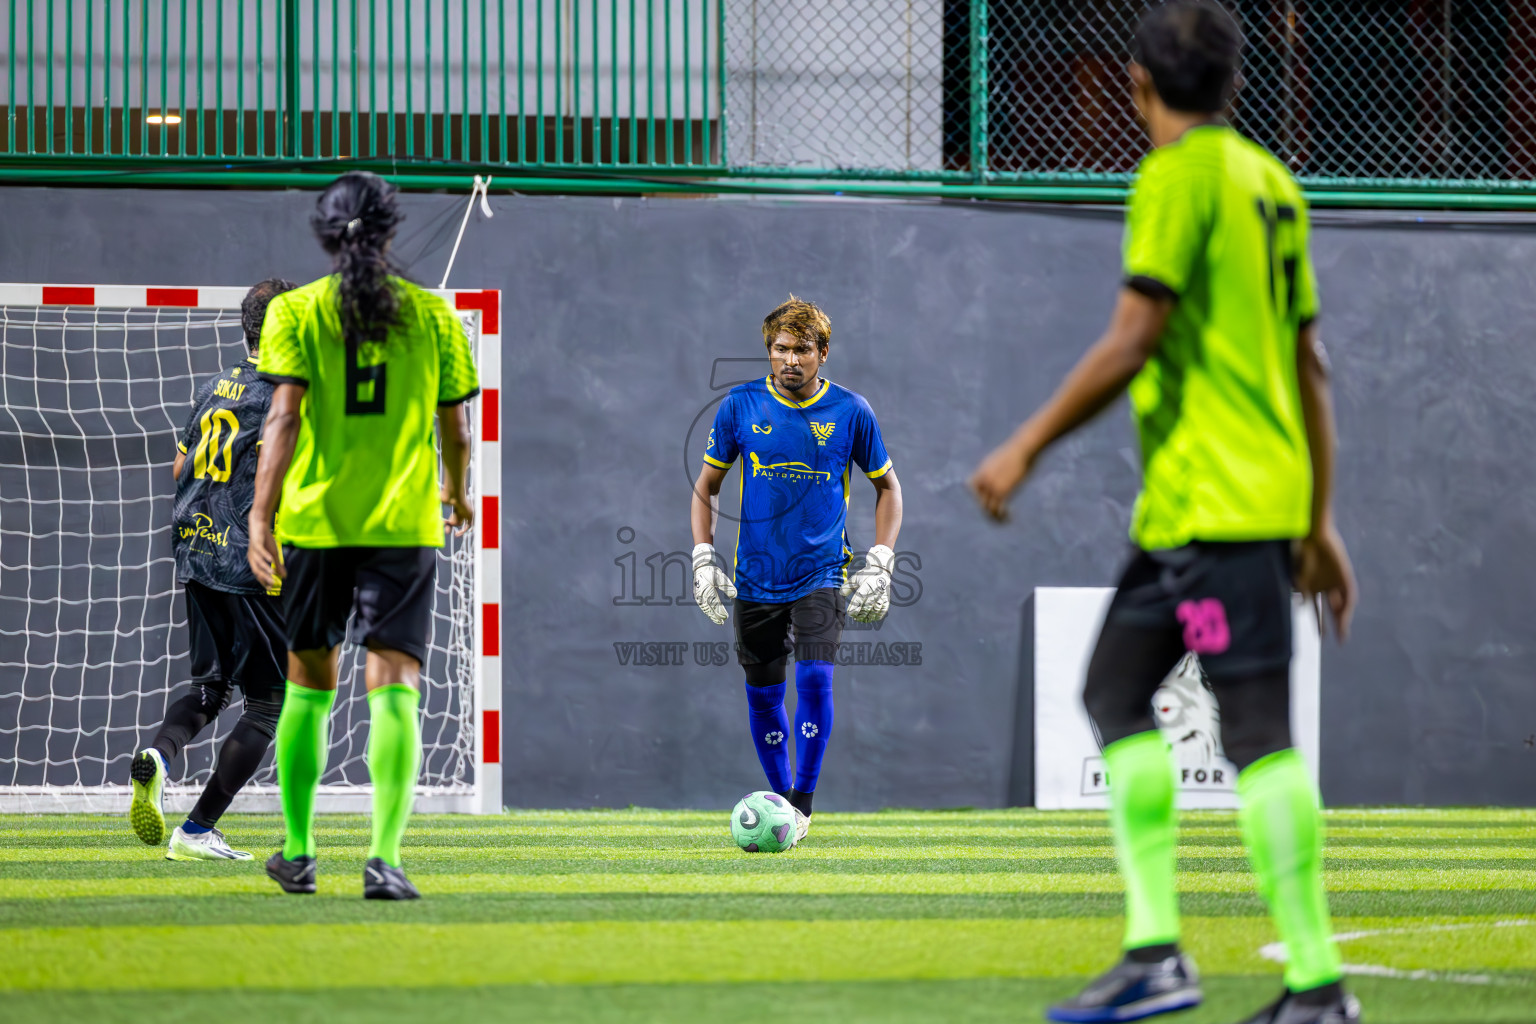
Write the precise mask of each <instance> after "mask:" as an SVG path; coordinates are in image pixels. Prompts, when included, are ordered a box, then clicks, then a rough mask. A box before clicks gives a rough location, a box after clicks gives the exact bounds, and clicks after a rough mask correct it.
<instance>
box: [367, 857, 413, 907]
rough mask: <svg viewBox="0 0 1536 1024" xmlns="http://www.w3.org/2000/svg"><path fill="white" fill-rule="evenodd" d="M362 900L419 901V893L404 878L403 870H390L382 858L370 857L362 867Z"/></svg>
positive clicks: (409, 881) (407, 879)
mask: <svg viewBox="0 0 1536 1024" xmlns="http://www.w3.org/2000/svg"><path fill="white" fill-rule="evenodd" d="M363 899H365V900H419V899H421V893H419V892H417V891H416V887H415V886H414V885H412V884H411V880H410V879H409V878H406V877H405V869H404V868H392V867H390V866H389V865H388V864H386V863H384V858H382V857H370V858H368V863H367V865H365V866H364V867H363Z"/></svg>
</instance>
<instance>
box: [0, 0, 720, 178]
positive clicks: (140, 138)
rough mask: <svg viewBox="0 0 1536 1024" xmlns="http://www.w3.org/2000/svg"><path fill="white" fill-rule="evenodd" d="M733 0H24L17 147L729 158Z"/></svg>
mask: <svg viewBox="0 0 1536 1024" xmlns="http://www.w3.org/2000/svg"><path fill="white" fill-rule="evenodd" d="M721 24H722V10H721V6H720V0H545V2H539V0H507V2H503V3H496V2H491V0H408V2H406V0H303V2H301V0H224V2H220V3H205V2H200V0H191V2H190V6H189V2H188V0H9V9H8V20H7V23H6V30H7V32H8V43H9V45H8V46H7V49H6V57H5V62H6V63H5V87H6V94H5V96H4V97H3V103H4V107H5V108H6V112H7V122H6V130H5V134H4V137H3V138H0V162H3V163H4V164H5V165H6V166H9V167H17V166H26V165H31V164H37V163H47V164H49V165H51V166H54V167H59V168H65V167H68V168H78V167H88V166H90V162H91V161H95V160H100V161H108V162H109V164H108V166H113V167H118V168H125V167H145V166H148V165H151V164H152V165H155V166H156V167H158V168H159V169H163V170H169V169H171V168H175V167H187V166H190V165H196V164H205V165H206V164H210V163H211V164H227V163H231V162H233V163H237V164H243V165H253V166H254V165H261V166H273V165H274V164H276V165H282V164H288V165H303V164H307V163H328V162H337V161H368V162H372V163H382V164H387V165H390V166H393V167H399V168H401V169H404V170H411V169H421V170H423V171H426V172H431V171H432V170H433V169H434V168H442V167H448V166H467V165H477V166H499V167H505V168H508V169H519V168H561V169H565V168H572V169H576V168H588V169H605V168H616V167H626V168H645V169H647V170H682V169H686V170H688V171H690V172H700V171H705V172H723V171H724V170H725V165H724V160H723V155H722V154H723V153H724V146H725V140H724V138H723V132H724V123H723V121H722V120H721V118H720V113H721V110H720V107H721V97H722V96H723V95H724V81H725V80H724V70H725V69H724V67H723V65H722V64H721V62H720V59H719V45H718V38H719V35H720V26H721Z"/></svg>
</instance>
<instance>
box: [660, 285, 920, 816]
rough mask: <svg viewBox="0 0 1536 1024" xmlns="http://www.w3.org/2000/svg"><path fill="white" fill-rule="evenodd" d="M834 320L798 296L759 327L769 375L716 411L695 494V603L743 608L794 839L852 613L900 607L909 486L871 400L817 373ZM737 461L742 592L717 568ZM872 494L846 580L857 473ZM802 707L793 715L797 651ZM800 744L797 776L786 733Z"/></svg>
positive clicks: (752, 694)
mask: <svg viewBox="0 0 1536 1024" xmlns="http://www.w3.org/2000/svg"><path fill="white" fill-rule="evenodd" d="M831 341H832V324H831V321H829V320H828V319H827V315H826V314H825V313H823V312H822V311H821V310H820V309H818V308H817V307H816V306H815V305H814V304H812V303H809V302H804V301H802V300H800V299H797V298H795V297H794V296H790V297H789V300H788V301H787V302H785V303H783V304H782V305H780V306H779V307H778V308H777V309H775V310H774V311H773V312H771V313H769V314H768V316H767V317H766V318H765V319H764V320H763V343H764V344H765V345H766V346H767V348H768V360H769V363H770V365H771V369H772V372H771V373H770V374H769V375H768V376H766V377H764V378H762V379H761V380H754V381H750V382H748V383H746V384H739V385H737V386H736V387H734V388H732V389H731V391H730V393H729V394H728V395H726V397H725V400H724V401H723V402H722V403H721V404H720V409H719V411H718V412H717V413H716V414H715V422H714V426H713V428H712V429H711V430H710V432H709V440H708V443H707V444H706V446H705V449H704V467H703V469H702V471H701V472H700V473H699V476H698V480H697V481H696V482H695V484H694V489H693V502H692V509H691V513H690V519H691V522H692V526H693V540H694V549H693V594H694V600H696V601H697V602H698V605H699V608H700V609H701V610H702V611H703V612H704V614H705V615H707V616H709V618H710V620H711V621H713V622H715V623H716V624H721V625H723V624H724V623H725V620H726V618H727V612H726V608H725V604H724V601H723V600H722V595H723V596H724V597H729V598H735V599H736V656H737V660H738V661H739V662H740V664H741V666H742V668H743V669H745V670H746V677H747V679H746V683H747V708H748V718H749V720H750V722H751V727H752V742H753V743H754V744H755V745H756V747H757V756H758V760H759V761H761V762H762V765H763V771H764V772H766V773H767V775H768V785H769V787H770V788H771V789H773V790H774V791H775V792H777V793H779V794H780V795H781V796H783V797H784V798H785V799H786V800H788V801H789V803H790V804H792V805H793V806H794V808H795V812H796V814H795V818H796V832H797V841H798V839H803V838H804V837H805V834H806V832H807V830H808V829H809V828H810V816H811V802H812V798H813V797H814V796H815V793H816V780H817V777H818V776H819V775H820V774H821V759H822V755H823V754H824V753H825V752H826V749H827V740H828V739H829V738H830V736H831V734H832V664H833V661H834V659H835V657H836V652H837V645H838V640H839V636H840V633H841V631H842V626H843V616H844V614H845V613H846V614H848V615H852V616H853V617H854V618H855V619H856V620H858V621H860V622H878V621H879V620H880V619H883V618H884V617H885V613H886V611H887V610H888V609H889V607H890V601H891V568H892V563H893V562H894V560H895V554H894V552H893V551H892V548H893V547H894V545H895V544H896V534H897V533H898V532H899V531H900V529H901V484H900V483H898V482H897V480H896V472H895V470H893V469H892V468H891V459H890V457H889V456H888V455H887V454H886V451H885V442H884V441H882V440H881V438H880V424H879V423H878V422H876V420H875V414H874V412H873V411H872V410H871V409H870V407H869V403H868V402H866V401H865V400H864V399H863V397H861V396H860V395H858V394H855V393H854V392H852V391H849V390H848V389H847V388H845V387H841V386H839V385H837V384H834V383H832V382H831V381H829V380H827V379H826V378H824V377H822V376H821V369H822V366H823V365H824V364H825V363H826V361H827V355H828V350H829V346H830V345H831ZM738 458H739V459H740V460H741V462H742V465H741V474H742V478H741V512H740V520H741V526H740V532H739V534H738V537H737V542H736V581H735V583H734V585H733V584H732V582H731V579H730V577H728V576H727V575H726V573H725V571H724V570H723V569H722V568H721V567H720V566H719V565H718V564H717V562H716V558H715V548H714V533H715V518H716V514H717V512H718V507H719V493H720V485H721V484H722V483H723V482H724V480H725V476H726V473H728V472H729V471H730V468H731V466H732V464H733V463H735V462H736V460H737V459H738ZM850 463H853V464H854V465H857V466H858V468H859V471H860V472H862V473H863V474H864V475H865V476H866V477H868V478H869V480H870V482H871V483H872V484H874V487H875V545H874V546H873V547H872V548H870V549H869V553H868V554H867V555H866V556H865V560H864V567H863V568H862V569H860V570H858V571H857V572H856V573H854V574H853V575H852V576H851V577H850V576H849V575H848V572H847V568H848V566H849V561H850V559H851V557H852V552H851V551H850V550H849V547H848V537H847V516H848V481H849V476H850V471H849V464H850ZM791 654H793V655H794V658H795V663H796V664H795V692H796V695H797V697H798V702H797V706H796V709H795V725H794V730H793V732H791V730H790V725H789V716H788V714H787V713H786V712H785V710H784V689H785V679H786V677H787V668H788V661H789V657H790V655H791ZM790 735H793V736H794V741H795V772H794V779H793V784H791V779H790V764H789V746H788V742H787V740H788V737H789V736H790Z"/></svg>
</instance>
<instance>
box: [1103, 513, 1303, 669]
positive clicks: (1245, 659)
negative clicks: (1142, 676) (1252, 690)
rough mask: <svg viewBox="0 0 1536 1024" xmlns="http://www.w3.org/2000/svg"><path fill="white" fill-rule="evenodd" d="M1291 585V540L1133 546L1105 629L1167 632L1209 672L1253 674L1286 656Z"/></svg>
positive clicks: (1282, 663)
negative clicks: (1162, 548)
mask: <svg viewBox="0 0 1536 1024" xmlns="http://www.w3.org/2000/svg"><path fill="white" fill-rule="evenodd" d="M1291 589H1292V588H1291V542H1290V541H1288V540H1267V541H1248V542H1242V543H1208V542H1203V541H1196V542H1194V543H1192V544H1187V545H1185V546H1184V547H1181V548H1173V549H1171V550H1168V551H1137V552H1136V554H1135V555H1134V556H1133V557H1132V558H1131V562H1130V564H1129V565H1128V566H1126V568H1125V572H1124V573H1123V574H1122V575H1121V577H1120V583H1119V585H1118V586H1117V587H1116V588H1115V597H1114V600H1112V601H1111V602H1110V605H1109V611H1108V613H1106V614H1105V616H1104V630H1105V631H1106V632H1107V631H1109V630H1111V629H1113V628H1115V627H1117V626H1128V627H1131V628H1135V629H1149V630H1158V631H1166V633H1167V634H1168V636H1169V639H1170V641H1171V646H1176V647H1177V648H1178V650H1179V653H1180V654H1182V652H1183V651H1194V652H1195V653H1196V654H1198V655H1199V656H1200V664H1201V666H1202V667H1203V668H1204V669H1205V674H1206V675H1207V676H1210V677H1211V678H1213V679H1216V678H1225V679H1232V678H1237V677H1240V676H1248V675H1257V674H1259V673H1262V672H1270V671H1273V670H1275V669H1282V668H1286V667H1287V666H1289V665H1290V663H1291ZM1175 660H1177V659H1175ZM1168 667H1169V668H1170V669H1171V668H1172V667H1173V666H1172V665H1171V664H1170V665H1169V666H1168Z"/></svg>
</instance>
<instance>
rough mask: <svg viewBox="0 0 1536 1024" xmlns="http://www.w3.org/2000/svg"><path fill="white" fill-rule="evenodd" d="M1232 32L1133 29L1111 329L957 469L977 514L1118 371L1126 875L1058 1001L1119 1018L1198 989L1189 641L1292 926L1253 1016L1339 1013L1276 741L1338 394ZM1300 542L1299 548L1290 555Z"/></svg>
mask: <svg viewBox="0 0 1536 1024" xmlns="http://www.w3.org/2000/svg"><path fill="white" fill-rule="evenodd" d="M1241 46H1242V37H1241V32H1240V31H1239V29H1238V27H1237V24H1236V23H1235V22H1234V21H1233V19H1232V17H1231V16H1230V15H1229V14H1227V12H1226V11H1224V10H1223V9H1222V8H1220V7H1217V6H1216V5H1214V4H1209V3H1201V2H1192V0H1175V2H1173V3H1169V4H1165V5H1163V6H1161V7H1157V8H1154V9H1153V10H1152V11H1151V12H1149V13H1148V14H1147V15H1146V16H1145V18H1143V20H1142V22H1141V25H1140V26H1139V27H1138V29H1137V32H1136V46H1135V63H1133V64H1132V65H1131V77H1132V80H1133V83H1134V95H1135V101H1136V106H1137V109H1138V110H1139V111H1140V112H1141V114H1142V116H1143V118H1144V119H1145V122H1146V126H1147V128H1148V130H1149V133H1150V134H1151V136H1152V143H1153V145H1154V147H1156V148H1155V150H1154V152H1152V153H1151V154H1150V155H1148V156H1147V158H1146V159H1145V160H1143V161H1142V164H1141V168H1140V170H1139V172H1138V174H1137V178H1136V183H1135V187H1134V189H1133V192H1132V195H1131V200H1130V205H1129V209H1128V210H1127V214H1126V236H1125V255H1124V259H1125V266H1124V271H1125V287H1124V288H1123V289H1122V290H1121V293H1120V298H1119V303H1118V305H1117V307H1116V309H1115V313H1114V317H1113V319H1112V320H1111V322H1110V325H1109V329H1108V331H1107V332H1106V333H1105V334H1104V336H1103V337H1102V338H1101V339H1100V340H1099V342H1098V343H1097V344H1096V345H1094V347H1093V348H1092V349H1090V350H1089V352H1088V353H1087V355H1085V356H1084V357H1083V359H1082V360H1081V361H1080V362H1079V363H1078V365H1077V367H1076V368H1075V369H1074V370H1073V371H1072V372H1071V373H1070V374H1069V375H1068V376H1067V379H1066V380H1065V382H1063V384H1062V385H1061V387H1060V388H1059V389H1058V391H1057V392H1056V394H1055V395H1054V396H1053V397H1052V398H1051V399H1050V401H1048V402H1047V403H1046V404H1045V405H1044V406H1043V407H1042V408H1041V409H1040V410H1039V411H1038V412H1036V413H1035V414H1034V415H1033V416H1032V417H1030V418H1029V420H1027V421H1026V422H1025V423H1024V424H1023V425H1022V426H1021V427H1020V428H1019V429H1018V431H1017V432H1015V434H1014V435H1013V437H1012V438H1010V439H1009V440H1008V441H1006V442H1005V443H1004V444H1003V445H1002V446H1000V447H999V448H998V449H997V450H996V451H994V452H993V453H992V454H991V455H989V456H988V457H987V459H986V461H984V462H983V463H982V464H981V466H980V468H978V469H977V471H976V473H975V475H974V476H973V477H972V479H971V487H972V489H973V490H974V491H975V493H976V496H977V498H978V500H980V502H981V504H982V506H983V507H984V508H985V509H986V511H987V512H988V513H989V514H990V515H992V516H993V517H994V518H997V519H1003V518H1005V517H1006V515H1007V507H1008V499H1009V496H1010V495H1011V494H1012V493H1013V491H1014V489H1015V488H1017V487H1018V486H1019V484H1020V483H1022V482H1023V480H1024V478H1025V477H1026V476H1027V475H1028V474H1029V471H1030V470H1031V468H1033V466H1034V464H1035V462H1036V460H1037V459H1038V458H1039V456H1040V454H1041V453H1042V452H1043V451H1044V450H1045V449H1046V448H1047V447H1048V446H1049V445H1050V444H1051V443H1052V442H1053V441H1055V440H1057V439H1058V438H1060V437H1062V436H1063V435H1065V434H1067V433H1069V432H1070V431H1072V430H1073V429H1075V428H1076V427H1078V426H1080V425H1082V424H1083V423H1084V422H1086V421H1087V420H1089V419H1090V418H1091V417H1092V416H1093V415H1094V414H1096V413H1098V412H1099V411H1100V410H1102V409H1103V408H1104V407H1105V406H1107V405H1108V404H1109V403H1110V402H1111V401H1113V400H1114V398H1115V397H1116V396H1118V395H1119V394H1120V392H1122V391H1125V390H1127V389H1128V390H1129V392H1130V398H1131V405H1132V407H1133V409H1134V411H1135V417H1136V424H1137V428H1138V430H1139V432H1140V435H1141V450H1142V462H1143V487H1142V493H1141V496H1140V497H1139V498H1138V499H1137V502H1136V510H1135V513H1134V517H1133V522H1132V525H1131V536H1132V539H1133V540H1134V541H1135V542H1136V546H1137V548H1138V550H1137V551H1136V552H1135V553H1134V554H1133V556H1132V558H1131V561H1130V564H1129V565H1128V566H1127V568H1126V570H1125V573H1124V575H1123V576H1122V577H1121V580H1120V583H1119V586H1118V588H1117V590H1116V593H1115V597H1114V599H1113V601H1112V602H1111V604H1110V608H1109V611H1108V613H1107V615H1106V617H1105V620H1104V625H1103V629H1102V631H1101V632H1100V634H1099V640H1098V645H1097V647H1096V648H1095V650H1094V653H1093V657H1092V659H1091V661H1090V663H1089V666H1088V679H1087V684H1086V686H1085V688H1084V693H1083V699H1084V703H1085V704H1086V705H1087V708H1088V712H1089V714H1090V716H1091V717H1092V718H1093V721H1094V724H1095V726H1096V727H1097V729H1098V731H1099V735H1100V738H1101V740H1102V742H1103V743H1104V759H1105V762H1106V763H1107V765H1108V767H1109V778H1110V821H1111V825H1112V827H1113V830H1114V835H1115V846H1116V850H1117V852H1118V857H1119V861H1120V869H1121V873H1122V874H1123V875H1124V877H1125V887H1126V915H1125V916H1126V933H1125V941H1124V949H1125V954H1124V959H1123V960H1122V961H1121V962H1120V963H1119V964H1118V965H1117V966H1116V967H1115V968H1113V969H1112V970H1110V971H1109V972H1108V973H1106V974H1104V975H1103V976H1102V977H1100V978H1098V979H1097V980H1096V981H1094V982H1093V983H1092V984H1090V985H1089V986H1088V987H1087V988H1086V989H1084V990H1083V991H1082V992H1081V993H1080V994H1079V995H1077V996H1075V997H1074V998H1072V999H1070V1000H1067V1001H1066V1002H1064V1003H1061V1004H1058V1005H1057V1006H1054V1007H1052V1008H1051V1010H1050V1013H1049V1017H1050V1018H1051V1019H1052V1020H1058V1021H1126V1020H1136V1019H1139V1018H1142V1017H1148V1016H1152V1015H1153V1014H1158V1013H1166V1012H1168V1011H1171V1010H1180V1009H1186V1008H1188V1007H1191V1006H1195V1005H1197V1004H1198V1003H1199V1002H1200V999H1201V995H1200V989H1199V985H1198V980H1197V978H1196V975H1195V971H1194V968H1193V965H1192V964H1191V963H1190V962H1189V961H1188V959H1187V958H1186V957H1185V956H1184V955H1183V954H1182V953H1181V952H1180V949H1179V913H1178V905H1177V891H1176V887H1175V877H1174V853H1175V842H1176V835H1175V832H1176V816H1175V812H1174V798H1175V783H1174V766H1173V761H1172V757H1171V755H1170V753H1169V750H1168V745H1167V743H1166V742H1165V741H1164V740H1163V738H1162V735H1161V734H1160V733H1159V732H1158V730H1157V727H1156V725H1155V723H1154V721H1153V718H1152V708H1151V698H1152V694H1153V691H1155V690H1156V689H1157V687H1158V685H1159V684H1160V683H1161V681H1162V680H1163V678H1164V677H1165V676H1166V675H1167V673H1168V672H1169V670H1170V669H1172V668H1173V666H1174V664H1175V663H1176V662H1177V661H1178V660H1179V658H1180V657H1182V656H1183V654H1184V652H1185V651H1186V650H1189V651H1194V652H1196V653H1198V654H1199V655H1200V658H1201V661H1202V664H1203V665H1204V667H1205V670H1206V672H1207V674H1208V675H1209V677H1210V680H1211V683H1212V686H1213V688H1214V689H1215V691H1216V696H1217V699H1218V700H1219V702H1220V705H1221V717H1222V727H1223V740H1224V743H1225V747H1226V753H1227V756H1228V757H1229V758H1231V760H1232V761H1233V762H1234V763H1235V764H1236V765H1237V766H1238V768H1239V769H1240V774H1239V776H1238V782H1237V790H1238V794H1239V797H1240V799H1241V801H1242V811H1241V815H1240V820H1241V822H1242V828H1243V838H1244V841H1245V842H1246V843H1247V846H1248V851H1249V855H1250V857H1251V859H1252V863H1253V869H1254V873H1255V874H1256V875H1257V876H1258V880H1259V887H1260V890H1261V891H1262V892H1263V894H1264V897H1265V899H1266V900H1267V901H1268V902H1269V906H1270V911H1271V913H1272V914H1273V916H1274V919H1275V923H1276V925H1277V926H1278V928H1279V931H1280V935H1281V937H1282V938H1283V939H1284V940H1285V945H1286V950H1287V953H1288V954H1289V958H1288V961H1287V964H1286V969H1285V991H1284V992H1283V993H1282V995H1281V997H1280V999H1279V1000H1277V1001H1276V1002H1275V1003H1274V1004H1272V1005H1270V1006H1268V1007H1266V1008H1265V1009H1263V1010H1261V1011H1260V1012H1259V1013H1258V1014H1257V1015H1256V1016H1254V1017H1253V1018H1252V1019H1251V1021H1250V1022H1249V1024H1346V1022H1351V1021H1356V1020H1359V1014H1360V1010H1359V1004H1358V1003H1357V1002H1356V1001H1355V1000H1354V998H1353V997H1351V996H1350V995H1348V994H1347V993H1346V992H1345V991H1344V989H1343V987H1342V986H1341V984H1340V980H1341V977H1342V974H1341V968H1340V962H1339V954H1338V950H1337V947H1336V946H1335V945H1334V941H1333V937H1332V927H1331V925H1330V922H1329V918H1328V906H1327V899H1326V896H1325V895H1324V892H1323V883H1322V819H1321V815H1320V813H1319V798H1318V793H1317V788H1316V786H1315V784H1314V783H1313V781H1312V777H1311V775H1310V773H1309V772H1308V769H1307V766H1306V765H1305V764H1304V763H1303V761H1302V759H1301V757H1300V756H1299V755H1298V754H1297V752H1296V750H1295V749H1294V747H1293V746H1292V744H1291V735H1290V703H1289V702H1290V685H1289V666H1290V660H1291V588H1292V585H1293V582H1294V584H1295V585H1296V586H1298V587H1299V588H1300V589H1301V591H1302V592H1303V593H1304V594H1307V595H1308V596H1316V595H1323V596H1326V598H1327V601H1328V605H1329V608H1330V609H1331V611H1332V614H1333V618H1334V623H1335V626H1336V628H1337V631H1338V633H1339V636H1340V637H1341V638H1342V637H1343V636H1344V634H1345V632H1346V630H1347V629H1348V625H1349V618H1350V614H1351V612H1352V610H1353V606H1354V595H1355V584H1354V578H1353V571H1352V569H1351V567H1350V564H1349V557H1348V555H1347V554H1346V553H1345V550H1344V544H1343V541H1342V540H1340V538H1339V534H1338V531H1337V530H1336V529H1335V528H1334V525H1333V516H1332V508H1331V496H1332V487H1333V444H1334V441H1333V411H1332V405H1331V399H1330V397H1329V391H1328V384H1327V361H1326V359H1325V358H1324V355H1323V350H1322V347H1321V345H1320V344H1319V342H1318V338H1317V329H1316V326H1315V325H1314V322H1313V321H1314V318H1315V316H1316V315H1317V290H1316V284H1315V281H1314V278H1313V271H1312V261H1311V258H1310V256H1309V254H1308V247H1307V241H1308V225H1307V209H1306V203H1305V202H1304V201H1303V199H1302V195H1301V190H1300V189H1299V188H1298V187H1297V185H1296V182H1295V180H1294V179H1292V177H1291V175H1290V174H1289V173H1288V172H1287V171H1286V170H1285V168H1284V167H1283V166H1281V164H1280V163H1279V162H1278V161H1276V160H1275V159H1274V158H1273V157H1272V156H1270V155H1269V154H1268V153H1267V152H1265V151H1264V150H1263V149H1261V148H1260V147H1259V146H1257V145H1255V144H1253V143H1252V142H1249V141H1248V140H1247V139H1244V138H1243V137H1242V136H1240V135H1238V134H1237V133H1236V132H1234V131H1232V129H1231V128H1229V127H1227V126H1226V125H1225V124H1223V123H1222V122H1221V121H1220V120H1219V116H1218V115H1219V114H1220V112H1221V111H1222V110H1223V109H1225V107H1226V105H1227V103H1228V102H1229V100H1230V99H1231V95H1232V91H1233V88H1234V82H1235V79H1236V73H1237V68H1238V59H1239V53H1240V49H1241ZM1293 559H1294V560H1293Z"/></svg>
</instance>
